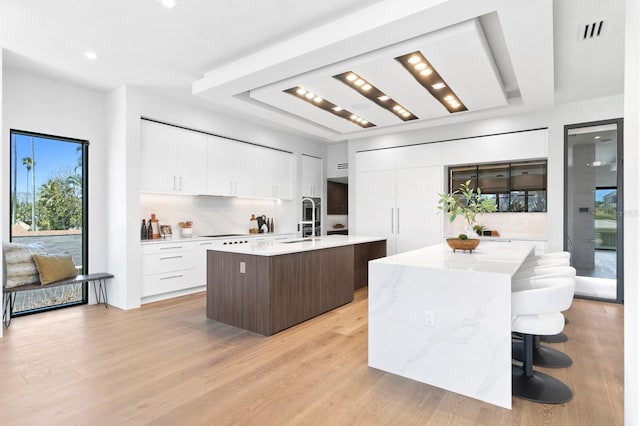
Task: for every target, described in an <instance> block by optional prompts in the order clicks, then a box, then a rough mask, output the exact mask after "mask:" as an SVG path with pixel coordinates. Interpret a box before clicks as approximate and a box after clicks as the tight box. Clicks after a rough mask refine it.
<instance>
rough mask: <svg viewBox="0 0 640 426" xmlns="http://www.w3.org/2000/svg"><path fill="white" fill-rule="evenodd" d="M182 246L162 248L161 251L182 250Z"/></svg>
mask: <svg viewBox="0 0 640 426" xmlns="http://www.w3.org/2000/svg"><path fill="white" fill-rule="evenodd" d="M181 248H182V246H172V247H160V250H175V249H181Z"/></svg>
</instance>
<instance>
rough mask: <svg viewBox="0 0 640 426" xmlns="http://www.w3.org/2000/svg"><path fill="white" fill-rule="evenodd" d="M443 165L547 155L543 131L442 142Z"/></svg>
mask: <svg viewBox="0 0 640 426" xmlns="http://www.w3.org/2000/svg"><path fill="white" fill-rule="evenodd" d="M441 145H442V150H443V152H442V157H443V163H444V164H469V163H471V164H478V163H495V162H499V161H514V160H527V159H531V158H544V157H546V156H547V130H546V129H541V130H530V131H525V132H516V133H505V134H501V135H491V136H482V137H477V138H470V139H460V140H455V141H449V142H445V143H443V144H441Z"/></svg>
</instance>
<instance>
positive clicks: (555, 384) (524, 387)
mask: <svg viewBox="0 0 640 426" xmlns="http://www.w3.org/2000/svg"><path fill="white" fill-rule="evenodd" d="M523 341H524V353H523V358H524V361H523V364H522V367H518V366H516V365H514V366H512V368H511V374H512V376H511V392H512V394H513V396H516V397H518V398H522V399H526V400H529V401H534V402H540V403H543V404H562V403H565V402H567V401H569V400H571V398H572V396H573V393H572V392H571V389H569V387H568V386H567V385H565V384H564V383H562V382H561V381H560V380H558V379H556V378H555V377H552V376H550V375H548V374H544V373H541V372H539V371H534V370H533V363H532V361H533V355H532V351H533V336H531V335H530V334H525V335H523Z"/></svg>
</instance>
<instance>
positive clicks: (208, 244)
mask: <svg viewBox="0 0 640 426" xmlns="http://www.w3.org/2000/svg"><path fill="white" fill-rule="evenodd" d="M211 244H213V243H200V245H201V246H210V245H211Z"/></svg>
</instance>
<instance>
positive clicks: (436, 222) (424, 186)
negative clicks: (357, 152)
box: [356, 166, 443, 255]
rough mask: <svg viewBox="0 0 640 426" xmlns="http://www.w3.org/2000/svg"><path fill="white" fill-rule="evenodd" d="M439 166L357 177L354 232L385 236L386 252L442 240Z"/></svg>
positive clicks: (361, 174) (378, 172) (362, 173)
mask: <svg viewBox="0 0 640 426" xmlns="http://www.w3.org/2000/svg"><path fill="white" fill-rule="evenodd" d="M442 180H443V171H442V167H441V166H431V167H419V168H412V169H397V170H376V171H368V172H361V173H358V174H357V176H356V188H357V190H356V233H357V234H358V235H373V236H380V237H384V238H386V239H387V254H388V255H392V254H396V253H402V252H405V251H409V250H415V249H418V248H420V247H425V246H428V245H432V244H437V243H440V242H442V218H441V217H440V216H438V213H437V212H438V210H437V206H438V196H437V194H438V193H439V192H442Z"/></svg>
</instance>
